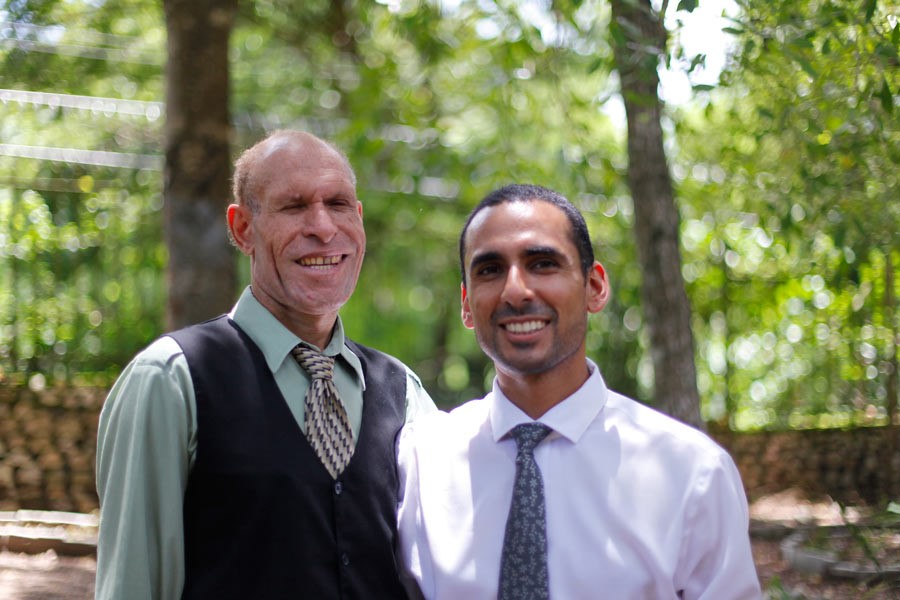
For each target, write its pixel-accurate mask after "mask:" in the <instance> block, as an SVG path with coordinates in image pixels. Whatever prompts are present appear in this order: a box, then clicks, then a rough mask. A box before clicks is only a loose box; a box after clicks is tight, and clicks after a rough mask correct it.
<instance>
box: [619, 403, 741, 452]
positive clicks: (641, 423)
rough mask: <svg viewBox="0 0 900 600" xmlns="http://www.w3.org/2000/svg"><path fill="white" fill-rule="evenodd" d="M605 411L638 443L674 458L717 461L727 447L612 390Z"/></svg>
mask: <svg viewBox="0 0 900 600" xmlns="http://www.w3.org/2000/svg"><path fill="white" fill-rule="evenodd" d="M605 410H606V411H607V412H608V417H607V418H608V419H611V420H613V421H615V422H616V424H617V425H618V426H619V427H620V428H621V430H622V431H623V434H627V435H628V436H629V437H630V439H631V441H632V442H634V443H635V444H638V445H642V446H647V447H648V448H657V449H659V450H660V451H661V452H660V453H661V454H663V453H668V454H669V455H671V456H673V457H679V458H684V457H685V455H686V454H687V455H692V456H694V457H696V458H698V459H700V458H704V457H705V458H706V459H709V460H711V461H713V462H718V461H719V460H721V459H722V458H723V457H727V453H726V452H725V450H724V449H723V448H722V447H721V446H719V444H717V443H716V442H715V441H714V440H713V439H712V438H710V437H709V436H708V435H706V434H705V433H704V432H702V431H700V430H699V429H696V428H695V427H691V426H690V425H687V424H685V423H682V422H681V421H678V420H677V419H674V418H672V417H670V416H669V415H667V414H664V413H662V412H660V411H658V410H656V409H654V408H652V407H649V406H647V405H645V404H641V403H640V402H637V401H636V400H633V399H631V398H628V397H626V396H623V395H621V394H618V393H616V392H613V391H610V392H609V396H608V399H607V404H606V408H605Z"/></svg>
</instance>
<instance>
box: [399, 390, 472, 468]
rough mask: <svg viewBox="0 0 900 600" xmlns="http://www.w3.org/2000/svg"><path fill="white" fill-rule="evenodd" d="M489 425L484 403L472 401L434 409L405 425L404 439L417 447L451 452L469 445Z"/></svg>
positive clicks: (423, 449) (439, 451) (425, 450)
mask: <svg viewBox="0 0 900 600" xmlns="http://www.w3.org/2000/svg"><path fill="white" fill-rule="evenodd" d="M485 428H489V422H488V410H487V403H486V402H485V401H484V400H471V401H469V402H466V403H465V404H462V405H461V406H458V407H456V408H454V409H453V410H451V411H450V412H445V411H442V410H439V411H433V412H431V413H429V414H427V415H423V416H422V417H420V418H418V419H416V420H415V421H414V422H412V423H410V424H409V425H407V426H406V427H405V428H404V433H403V435H404V437H405V438H406V440H407V442H409V443H411V444H413V445H415V447H416V448H417V450H421V451H423V452H428V451H430V450H431V449H433V450H435V451H437V452H438V453H444V454H447V455H449V454H452V453H454V452H455V449H465V448H468V447H469V443H470V441H471V440H472V439H473V438H475V437H477V436H479V435H480V434H481V433H483V432H484V431H485Z"/></svg>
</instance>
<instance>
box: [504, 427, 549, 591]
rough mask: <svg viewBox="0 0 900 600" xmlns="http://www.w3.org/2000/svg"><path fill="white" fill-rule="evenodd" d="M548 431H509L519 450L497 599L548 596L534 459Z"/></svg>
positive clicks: (538, 479)
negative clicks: (537, 448)
mask: <svg viewBox="0 0 900 600" xmlns="http://www.w3.org/2000/svg"><path fill="white" fill-rule="evenodd" d="M550 431H551V429H550V428H549V427H547V426H546V425H544V424H543V423H523V424H522V425H517V426H516V427H514V428H513V429H512V431H510V432H509V435H510V437H512V438H515V440H516V446H517V447H518V450H519V451H518V454H517V455H516V479H515V483H514V484H513V495H512V503H511V505H510V507H509V516H508V517H507V518H506V535H505V536H504V538H503V554H502V555H501V559H500V584H499V592H498V594H497V597H498V599H499V600H547V599H548V598H549V597H550V583H549V577H548V573H547V517H546V509H545V507H544V481H543V479H542V478H541V470H540V468H538V465H537V463H536V462H535V460H534V448H535V446H537V445H538V444H540V443H541V441H543V439H544V438H545V437H547V435H548V434H549V433H550Z"/></svg>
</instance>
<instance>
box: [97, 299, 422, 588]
mask: <svg viewBox="0 0 900 600" xmlns="http://www.w3.org/2000/svg"><path fill="white" fill-rule="evenodd" d="M229 316H230V317H231V318H232V319H233V320H234V321H235V323H237V324H238V325H239V326H240V327H241V329H242V330H244V332H246V333H247V335H248V336H249V337H250V339H252V340H253V342H254V343H255V344H256V345H257V346H258V347H259V349H260V350H261V351H262V353H263V356H264V357H265V360H266V364H267V365H268V366H269V368H270V369H271V370H272V374H273V375H274V377H275V382H276V383H277V385H278V389H279V390H280V391H281V393H282V395H283V396H284V399H285V401H286V402H287V405H288V407H289V408H290V410H291V412H292V413H293V415H294V418H295V419H296V420H297V423H298V424H299V425H300V428H301V430H304V431H305V425H304V422H303V421H304V419H303V416H304V402H303V399H304V397H305V395H306V390H307V388H308V387H309V377H308V376H307V375H306V372H305V371H303V369H301V368H300V366H299V365H298V364H297V362H296V360H294V358H293V357H292V356H291V354H290V351H291V349H292V348H293V347H294V346H296V345H297V344H298V343H299V342H300V341H301V340H300V339H299V338H298V337H297V336H296V335H294V334H293V333H291V332H290V331H289V330H288V329H287V328H285V327H284V325H282V324H281V322H279V321H278V319H276V318H275V317H274V316H273V315H272V314H271V313H270V312H269V311H268V310H267V309H266V308H265V307H263V305H262V304H260V303H259V301H257V300H256V298H254V297H253V294H252V293H251V291H250V288H249V287H248V288H247V289H245V290H244V292H243V294H242V295H241V297H240V298H239V299H238V301H237V304H236V305H235V307H234V309H232V311H231V313H230V314H229ZM324 353H325V354H327V355H329V356H336V357H337V356H339V357H340V358H339V359H338V360H336V362H335V384H336V385H337V387H338V391H339V392H340V395H341V401H342V402H343V403H344V406H345V408H346V410H347V416H348V417H349V419H350V426H351V427H352V429H353V434H354V439H359V430H360V425H361V421H362V411H363V391H364V389H365V381H364V379H363V373H362V366H361V364H360V362H359V358H357V356H356V355H355V354H353V352H351V351H350V349H349V348H348V347H347V346H346V345H345V344H344V329H343V325H342V324H341V320H340V318H338V320H337V324H336V325H335V328H334V333H333V335H332V337H331V341H330V342H329V344H328V346H327V347H326V348H325V349H324ZM406 372H407V385H406V422H407V423H409V422H411V421H413V420H414V419H415V418H416V416H417V415H420V414H424V413H427V412H432V411H434V410H436V408H435V405H434V402H433V401H432V400H431V397H430V396H429V395H428V393H427V392H426V391H425V389H424V388H423V387H422V383H421V382H420V381H419V378H418V377H417V376H416V375H415V374H414V373H413V372H412V371H411V370H410V369H409V368H407V369H406ZM196 450H197V408H196V400H195V397H194V385H193V382H192V380H191V373H190V369H189V368H188V365H187V360H186V359H185V358H184V354H183V353H182V351H181V347H180V346H179V345H178V344H177V343H176V342H175V340H173V339H172V338H170V337H161V338H159V339H158V340H156V341H155V342H153V343H152V344H151V345H150V346H148V347H147V348H146V349H145V350H143V351H141V352H140V353H139V354H138V355H137V356H136V357H135V358H134V360H132V361H131V363H130V364H129V365H128V366H127V367H126V368H125V370H124V371H123V372H122V374H121V376H120V377H119V379H118V380H117V381H116V383H115V385H114V386H113V388H112V390H111V391H110V393H109V396H108V398H107V399H106V403H105V404H104V406H103V410H102V411H101V414H100V424H99V429H98V435H97V491H98V493H99V496H100V507H101V513H100V534H99V543H98V549H97V580H96V592H95V597H96V598H97V599H104V600H106V599H109V600H112V599H127V600H140V599H142V598H149V599H153V600H163V599H166V600H168V599H172V600H177V599H178V598H180V597H181V591H182V587H183V586H184V576H185V573H184V533H183V532H184V524H183V512H182V502H183V499H184V494H185V490H186V489H187V481H188V475H189V474H190V471H191V468H192V466H193V464H194V457H195V454H196Z"/></svg>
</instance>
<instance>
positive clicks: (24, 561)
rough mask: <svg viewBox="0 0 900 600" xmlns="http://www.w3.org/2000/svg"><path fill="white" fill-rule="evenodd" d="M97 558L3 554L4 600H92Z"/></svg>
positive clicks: (0, 575)
mask: <svg viewBox="0 0 900 600" xmlns="http://www.w3.org/2000/svg"><path fill="white" fill-rule="evenodd" d="M96 568H97V563H96V561H95V560H94V558H93V557H79V558H75V557H70V556H57V555H56V553H55V552H53V551H52V550H51V551H49V552H44V553H43V554H17V553H13V552H6V551H3V552H0V598H2V599H3V600H89V599H91V598H93V597H94V573H95V570H96Z"/></svg>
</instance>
